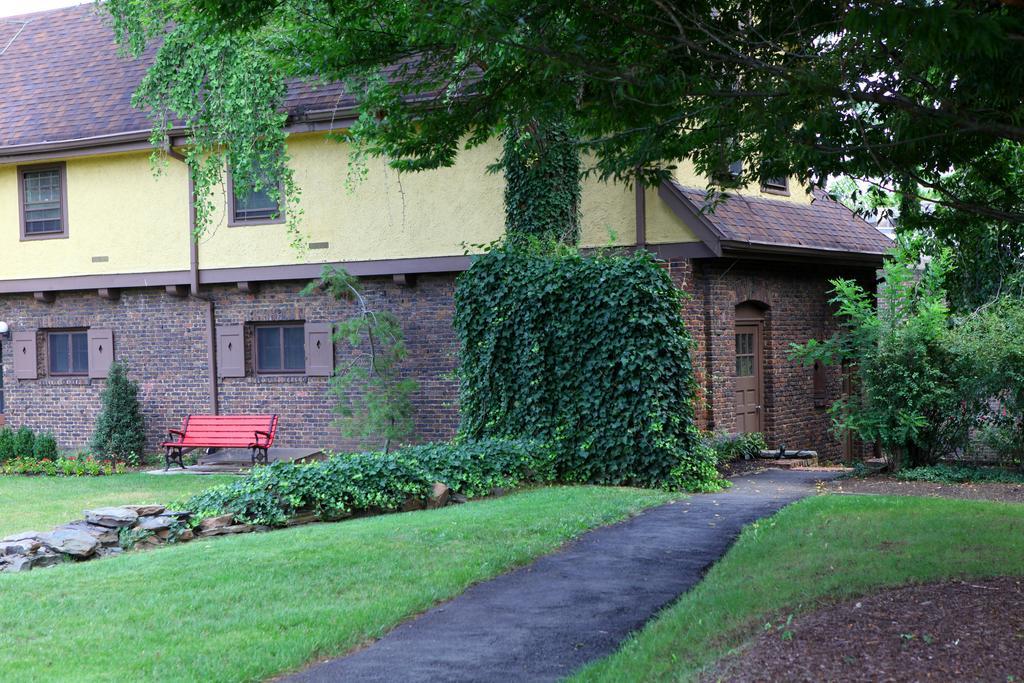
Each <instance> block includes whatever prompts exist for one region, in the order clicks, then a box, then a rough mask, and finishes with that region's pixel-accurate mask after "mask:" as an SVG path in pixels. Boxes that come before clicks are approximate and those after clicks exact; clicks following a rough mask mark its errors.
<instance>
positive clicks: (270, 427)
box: [181, 415, 277, 448]
mask: <svg viewBox="0 0 1024 683" xmlns="http://www.w3.org/2000/svg"><path fill="white" fill-rule="evenodd" d="M181 431H183V432H185V437H184V438H183V439H182V440H181V443H182V445H185V446H188V445H196V446H212V447H216V446H220V447H222V448H244V447H246V446H248V445H249V444H251V443H258V444H259V445H260V446H264V447H267V448H269V447H270V446H273V445H274V437H275V436H277V415H189V416H187V417H186V418H185V419H184V420H183V421H182V423H181ZM256 432H266V433H267V434H269V435H270V438H269V439H268V438H267V437H266V436H264V435H263V434H261V435H259V437H258V438H257V436H256Z"/></svg>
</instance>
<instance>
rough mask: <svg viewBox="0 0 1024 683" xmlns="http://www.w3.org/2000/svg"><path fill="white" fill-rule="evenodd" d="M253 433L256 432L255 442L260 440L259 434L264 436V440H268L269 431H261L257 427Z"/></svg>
mask: <svg viewBox="0 0 1024 683" xmlns="http://www.w3.org/2000/svg"><path fill="white" fill-rule="evenodd" d="M255 434H256V443H259V442H260V437H261V436H264V437H266V440H267V441H270V432H263V431H260V430H259V429H257V430H256V432H255Z"/></svg>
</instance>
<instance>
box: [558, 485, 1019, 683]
mask: <svg viewBox="0 0 1024 683" xmlns="http://www.w3.org/2000/svg"><path fill="white" fill-rule="evenodd" d="M1022 533H1024V506H1022V505H1019V504H1013V503H991V502H979V501H961V500H941V499H932V498H915V497H895V496H818V497H816V498H810V499H807V500H804V501H801V502H799V503H796V504H794V505H791V506H790V507H788V508H785V509H783V510H782V511H781V512H779V513H778V514H776V515H775V516H773V517H770V518H768V519H764V520H761V521H759V522H757V523H755V524H753V525H751V526H749V527H747V529H745V530H744V532H743V533H742V534H741V536H740V538H739V541H738V542H737V543H736V545H735V546H733V548H732V550H730V551H729V553H728V554H727V555H726V556H725V557H724V558H723V559H722V560H721V561H720V562H719V563H718V564H716V565H715V566H714V567H712V569H711V571H710V572H708V575H707V578H705V579H704V581H702V582H701V583H700V584H698V585H697V587H696V588H694V589H693V590H692V591H690V592H689V593H687V594H686V595H684V596H683V597H682V598H680V599H679V601H678V602H677V603H676V604H675V605H674V606H672V607H671V608H668V609H667V610H665V612H664V613H663V614H662V616H660V617H659V618H658V619H656V620H654V621H652V622H651V623H650V624H648V625H647V627H646V628H644V629H643V630H642V631H641V632H640V633H639V634H637V636H636V637H634V638H632V639H630V640H629V641H627V642H626V644H625V645H624V646H623V647H622V649H621V650H620V651H619V652H618V653H616V654H615V655H612V656H611V657H609V658H607V659H605V660H603V661H601V662H598V663H596V664H593V665H591V666H590V667H588V668H587V669H584V670H583V671H582V672H580V673H579V674H578V675H577V676H576V679H575V680H576V683H579V682H580V681H587V682H591V681H609V682H611V681H623V680H631V681H680V680H695V679H696V678H698V676H699V675H700V673H701V671H702V670H704V669H705V668H706V667H708V666H710V665H712V664H714V663H715V662H716V661H717V660H718V659H719V658H721V657H722V656H724V655H726V654H727V653H729V652H730V651H733V650H734V649H735V648H737V647H739V646H741V645H743V644H744V643H745V642H747V641H749V640H751V639H752V638H754V637H755V636H756V635H757V634H759V633H761V632H763V631H764V630H765V625H766V624H770V625H771V626H769V627H768V628H770V629H778V628H779V625H783V624H785V623H786V622H787V620H788V619H789V618H790V615H799V614H801V613H803V612H809V611H812V610H814V609H815V608H817V607H820V606H822V605H826V604H830V603H834V602H839V601H844V600H847V599H851V598H854V597H858V596H861V595H865V594H868V593H871V592H874V591H877V590H880V589H882V588H888V587H892V586H899V585H903V584H912V583H927V582H934V581H941V580H945V579H954V578H985V577H994V576H1024V543H1021V542H1020V539H1021V535H1022ZM779 633H780V637H782V635H781V634H782V633H784V630H781V631H779Z"/></svg>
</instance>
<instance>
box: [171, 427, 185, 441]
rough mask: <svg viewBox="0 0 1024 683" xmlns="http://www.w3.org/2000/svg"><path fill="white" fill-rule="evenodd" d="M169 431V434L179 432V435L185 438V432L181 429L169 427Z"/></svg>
mask: <svg viewBox="0 0 1024 683" xmlns="http://www.w3.org/2000/svg"><path fill="white" fill-rule="evenodd" d="M167 433H168V434H177V435H178V436H180V437H181V438H182V439H184V438H185V432H183V431H181V430H180V429H168V430H167Z"/></svg>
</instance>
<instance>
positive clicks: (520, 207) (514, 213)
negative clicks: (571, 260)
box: [500, 119, 581, 244]
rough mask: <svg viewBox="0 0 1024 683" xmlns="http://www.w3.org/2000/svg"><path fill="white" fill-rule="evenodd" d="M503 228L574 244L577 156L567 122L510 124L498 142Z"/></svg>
mask: <svg viewBox="0 0 1024 683" xmlns="http://www.w3.org/2000/svg"><path fill="white" fill-rule="evenodd" d="M500 167H501V170H502V171H504V173H505V231H506V233H507V234H508V236H509V238H510V239H512V240H515V239H517V238H518V237H521V236H533V237H537V238H540V239H544V240H557V241H559V242H562V243H564V244H576V243H577V242H578V241H579V237H580V195H581V182H580V172H581V171H580V155H579V147H578V145H577V142H576V138H575V136H574V135H573V133H572V131H571V129H570V126H569V124H568V122H567V121H566V120H564V119H562V120H548V121H545V122H543V123H542V122H539V121H537V120H533V121H530V122H529V123H528V124H526V125H523V126H510V127H509V128H508V129H507V130H506V131H505V135H504V138H503V144H502V160H501V164H500Z"/></svg>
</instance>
